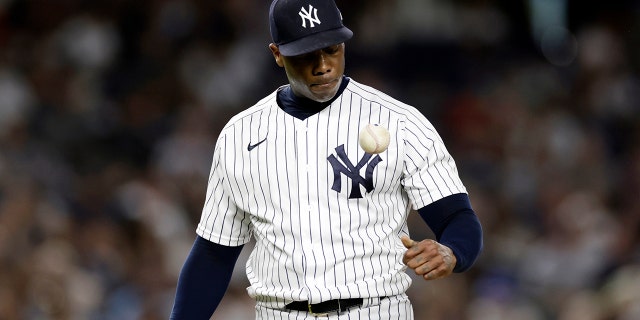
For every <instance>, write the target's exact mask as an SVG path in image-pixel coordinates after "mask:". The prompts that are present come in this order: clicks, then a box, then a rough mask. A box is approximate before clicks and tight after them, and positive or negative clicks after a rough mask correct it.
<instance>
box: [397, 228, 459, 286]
mask: <svg viewBox="0 0 640 320" xmlns="http://www.w3.org/2000/svg"><path fill="white" fill-rule="evenodd" d="M400 240H402V244H403V245H404V246H405V247H406V248H407V249H408V250H407V252H405V253H404V257H403V258H402V262H403V263H404V264H406V265H407V267H409V268H411V269H413V271H415V273H416V274H417V275H421V276H422V277H423V278H424V279H425V280H435V279H440V278H444V277H446V276H449V275H450V274H451V273H452V272H453V268H454V267H455V266H456V256H455V255H454V254H453V252H452V251H451V249H449V247H447V246H444V245H441V244H440V243H438V242H436V241H434V240H430V239H426V240H422V241H420V242H416V241H413V240H411V239H409V238H408V237H406V236H402V237H401V238H400Z"/></svg>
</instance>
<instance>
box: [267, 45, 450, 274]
mask: <svg viewBox="0 0 640 320" xmlns="http://www.w3.org/2000/svg"><path fill="white" fill-rule="evenodd" d="M269 49H271V52H272V53H273V57H274V58H275V60H276V64H278V66H280V67H281V68H284V70H285V72H286V74H287V79H288V80H289V85H290V86H291V90H293V93H294V94H295V95H296V96H300V97H306V98H308V99H311V100H314V101H317V102H325V101H329V100H331V98H333V97H334V96H335V95H336V93H337V92H338V89H339V88H340V83H341V82H342V76H343V74H344V66H345V56H344V52H345V45H344V43H340V44H337V45H333V46H329V47H326V48H323V49H320V50H316V51H313V52H310V53H306V54H302V55H299V56H284V55H282V54H281V52H280V50H279V49H278V46H277V45H275V44H273V43H271V44H270V45H269ZM401 241H402V244H403V245H404V246H405V247H406V248H407V251H406V252H405V254H404V257H403V258H402V262H403V263H404V264H405V265H407V267H409V268H411V269H412V270H413V271H414V272H415V273H416V274H417V275H420V276H422V277H423V278H424V279H425V280H435V279H440V278H444V277H447V276H449V275H451V273H452V272H453V268H454V267H455V265H456V261H457V260H456V256H455V255H454V254H453V252H452V251H451V249H450V248H449V247H447V246H444V245H442V244H440V243H438V242H436V241H434V240H431V239H425V240H422V241H420V242H417V241H414V240H411V239H409V238H408V237H406V236H403V237H402V238H401Z"/></svg>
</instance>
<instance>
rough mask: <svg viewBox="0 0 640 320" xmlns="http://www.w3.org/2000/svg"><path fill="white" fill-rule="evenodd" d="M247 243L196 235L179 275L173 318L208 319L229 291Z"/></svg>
mask: <svg viewBox="0 0 640 320" xmlns="http://www.w3.org/2000/svg"><path fill="white" fill-rule="evenodd" d="M242 247H243V246H237V247H228V246H223V245H219V244H216V243H213V242H211V241H208V240H206V239H204V238H202V237H200V236H198V237H196V240H195V242H194V243H193V247H192V248H191V252H190V253H189V256H188V257H187V260H186V261H185V263H184V266H183V267H182V271H181V272H180V277H179V278H178V287H177V290H176V297H175V302H174V305H173V310H172V312H171V320H182V319H189V320H192V319H203V320H208V319H209V318H210V317H211V315H212V314H213V312H214V311H215V310H216V308H217V307H218V304H220V301H221V300H222V297H223V296H224V293H225V292H226V291H227V287H228V286H229V281H230V280H231V274H232V273H233V268H234V266H235V264H236V261H237V260H238V256H240V252H241V251H242Z"/></svg>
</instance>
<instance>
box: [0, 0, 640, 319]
mask: <svg viewBox="0 0 640 320" xmlns="http://www.w3.org/2000/svg"><path fill="white" fill-rule="evenodd" d="M337 2H338V4H339V6H340V7H341V8H342V11H343V15H344V17H345V23H346V24H347V25H348V26H350V27H351V28H352V29H353V30H354V32H355V37H354V38H353V40H351V41H350V42H349V43H348V44H347V70H346V73H347V75H350V76H353V77H354V78H356V79H358V80H359V81H360V82H363V83H367V84H371V85H373V86H376V87H378V88H380V89H382V90H384V91H386V92H388V93H390V94H392V95H394V96H396V97H399V98H401V99H402V100H404V101H405V102H407V103H410V104H412V105H415V106H417V107H418V108H420V109H421V110H422V111H423V112H424V113H425V114H426V115H427V116H428V117H429V118H430V119H431V120H432V122H433V123H434V124H435V125H436V127H437V128H438V129H439V130H440V132H441V133H442V135H443V137H444V140H445V141H446V142H447V145H448V147H449V149H450V151H451V153H452V154H453V155H454V157H455V159H456V160H457V162H458V165H459V168H460V171H461V175H462V177H463V180H464V181H465V183H466V184H467V186H468V189H469V192H470V196H471V199H472V202H473V204H474V206H475V208H476V211H477V213H478V214H479V216H480V218H481V221H482V223H483V225H484V230H485V249H484V252H483V254H482V256H481V258H480V259H479V261H478V262H477V264H476V266H475V268H474V269H473V270H472V271H470V272H468V273H465V274H460V275H454V276H453V277H451V278H449V279H448V280H443V281H436V282H429V283H426V282H422V281H415V282H414V285H413V287H412V288H411V290H410V294H411V297H412V299H413V301H414V305H415V309H416V319H479V320H484V319H519V320H521V319H524V320H529V319H531V320H538V319H562V320H572V319H581V320H589V319H594V320H613V319H620V320H631V319H640V202H639V201H638V200H639V199H640V79H639V77H638V76H639V72H638V71H639V68H640V3H639V2H638V1H577V0H576V1H570V0H522V1H508V0H505V1H497V0H494V1H492V0H451V1H445V0H420V1H419V0H369V1H364V0H350V1H346V0H345V1H340V0H338V1H337ZM268 5H269V1H267V0H261V1H256V0H233V1H232V0H224V1H222V0H220V1H218V0H182V1H180V0H130V1H127V0H111V1H103V0H98V1H89V0H56V1H47V0H31V1H21V0H0V319H99V320H102V319H105V320H106V319H147V320H151V319H167V318H168V315H169V313H170V309H171V306H172V303H173V295H174V290H175V284H176V281H177V275H178V272H179V270H180V268H181V266H182V263H183V261H184V258H185V257H186V255H187V253H188V251H189V249H190V246H191V243H192V241H193V239H194V237H195V233H194V230H195V224H196V223H197V221H198V218H199V215H200V209H201V206H202V204H203V199H204V192H205V188H206V183H207V176H208V171H209V165H210V161H211V159H210V157H211V155H212V152H213V146H214V142H215V140H216V136H217V134H218V132H219V131H220V129H221V127H222V126H223V125H224V123H225V122H226V121H227V120H228V119H229V118H230V117H231V116H232V115H233V114H235V113H237V112H239V111H240V110H243V109H244V108H247V107H249V106H250V105H252V104H253V103H254V102H256V101H257V99H259V98H261V97H263V96H264V95H266V94H268V93H270V92H271V91H272V90H274V89H275V88H276V87H277V86H279V85H281V84H284V83H285V82H286V78H285V77H284V73H283V72H282V70H280V69H278V68H277V66H276V65H275V63H274V62H273V59H272V57H271V55H270V52H269V51H268V49H267V44H268V43H269V41H270V38H269V34H268V30H267V25H268V24H267V9H268ZM411 219H412V221H411V223H412V232H413V234H414V237H415V238H419V237H421V236H429V231H428V230H427V229H426V228H425V226H424V223H423V222H422V221H421V220H420V219H419V217H418V218H417V219H416V217H415V216H414V217H412V218H411ZM244 259H246V250H245V253H243V256H241V261H239V263H238V265H237V267H236V272H235V275H234V278H233V281H232V285H231V287H230V289H229V292H228V294H227V295H226V297H225V299H224V300H223V303H222V304H221V306H220V309H219V310H218V311H217V312H216V314H215V315H214V318H216V319H252V318H253V302H252V301H251V300H250V299H249V298H248V297H247V296H246V292H245V287H246V286H247V282H246V276H245V275H244V268H243V264H244V261H243V260H244Z"/></svg>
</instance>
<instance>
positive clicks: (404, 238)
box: [400, 236, 417, 249]
mask: <svg viewBox="0 0 640 320" xmlns="http://www.w3.org/2000/svg"><path fill="white" fill-rule="evenodd" d="M400 240H401V241H402V244H403V245H404V247H405V248H407V249H411V247H413V246H415V245H416V244H417V242H415V241H413V240H411V239H409V237H407V236H402V237H400Z"/></svg>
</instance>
